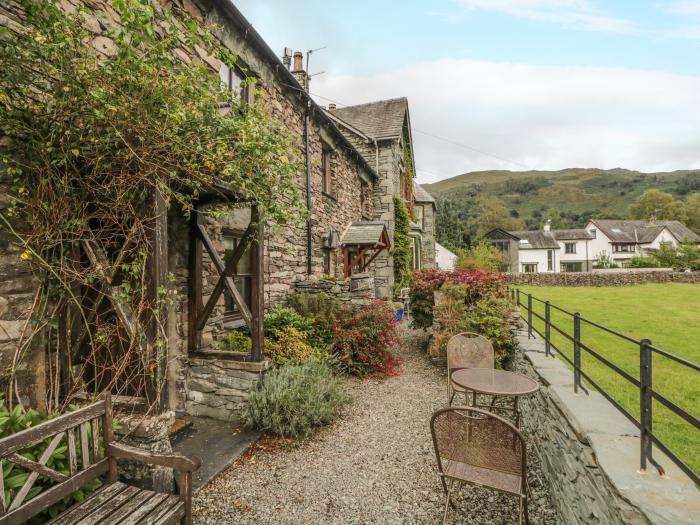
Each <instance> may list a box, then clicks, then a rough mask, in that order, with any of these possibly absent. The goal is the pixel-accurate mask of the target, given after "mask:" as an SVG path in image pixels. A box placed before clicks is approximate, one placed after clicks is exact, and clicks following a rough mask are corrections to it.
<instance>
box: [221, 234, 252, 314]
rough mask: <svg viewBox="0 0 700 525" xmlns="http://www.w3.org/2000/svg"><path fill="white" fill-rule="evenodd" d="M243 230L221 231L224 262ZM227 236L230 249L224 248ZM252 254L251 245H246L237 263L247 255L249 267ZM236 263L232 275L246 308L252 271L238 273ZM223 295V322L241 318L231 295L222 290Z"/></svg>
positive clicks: (250, 299) (249, 297)
mask: <svg viewBox="0 0 700 525" xmlns="http://www.w3.org/2000/svg"><path fill="white" fill-rule="evenodd" d="M244 233H245V232H243V231H240V230H229V229H226V230H224V231H222V233H221V242H222V244H223V245H224V256H223V260H224V264H226V263H227V262H228V258H229V257H230V256H231V253H232V252H233V251H234V250H235V249H236V246H238V243H239V242H240V241H241V238H242V237H243V234H244ZM227 238H232V239H233V241H234V242H233V247H232V248H231V249H230V250H227V249H226V247H225V246H226V239H227ZM252 255H253V251H252V250H251V247H250V246H248V248H247V249H246V251H245V252H244V253H243V255H242V256H241V259H240V260H239V261H238V264H241V263H242V262H243V259H244V258H245V257H246V256H247V258H248V262H247V264H248V267H249V268H251V264H252ZM238 264H237V265H236V268H235V272H236V276H235V277H233V281H234V284H235V285H236V288H238V291H239V292H240V293H241V295H242V296H243V299H244V300H245V302H246V304H247V305H248V308H250V307H251V301H252V290H253V287H252V278H253V274H252V273H240V274H239V273H238ZM241 283H242V286H239V284H241ZM223 297H224V322H230V321H237V320H239V319H242V318H243V317H242V315H241V313H240V311H239V310H238V308H237V307H236V302H235V301H234V300H233V297H231V295H230V294H229V292H228V290H224V292H223Z"/></svg>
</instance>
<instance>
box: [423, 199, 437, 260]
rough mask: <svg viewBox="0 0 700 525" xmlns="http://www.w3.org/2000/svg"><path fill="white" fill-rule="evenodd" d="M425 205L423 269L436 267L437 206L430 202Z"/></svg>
mask: <svg viewBox="0 0 700 525" xmlns="http://www.w3.org/2000/svg"><path fill="white" fill-rule="evenodd" d="M422 206H423V229H422V231H421V249H422V253H421V259H422V260H421V262H422V267H423V269H426V270H429V269H432V268H435V226H436V224H435V219H436V213H435V206H434V205H432V204H429V203H424V204H422Z"/></svg>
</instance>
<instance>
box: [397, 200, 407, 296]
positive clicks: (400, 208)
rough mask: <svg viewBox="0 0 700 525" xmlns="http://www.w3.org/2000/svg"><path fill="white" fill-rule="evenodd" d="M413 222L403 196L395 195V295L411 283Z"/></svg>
mask: <svg viewBox="0 0 700 525" xmlns="http://www.w3.org/2000/svg"><path fill="white" fill-rule="evenodd" d="M410 234H411V224H410V219H409V215H408V210H407V209H406V205H405V204H404V200H403V199H402V198H398V197H394V253H393V257H394V295H395V296H398V294H399V292H400V291H401V288H405V287H407V286H408V284H409V280H410V277H411V237H410Z"/></svg>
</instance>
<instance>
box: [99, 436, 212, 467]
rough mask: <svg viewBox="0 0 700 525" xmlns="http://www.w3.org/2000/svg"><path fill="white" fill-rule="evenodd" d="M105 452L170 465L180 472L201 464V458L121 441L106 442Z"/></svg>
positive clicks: (115, 455) (154, 463)
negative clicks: (144, 447) (149, 449)
mask: <svg viewBox="0 0 700 525" xmlns="http://www.w3.org/2000/svg"><path fill="white" fill-rule="evenodd" d="M105 453H106V455H107V456H112V457H115V458H119V459H130V460H133V461H140V462H142V463H148V464H150V465H160V466H162V467H170V468H174V469H175V470H178V471H180V472H194V471H195V470H197V469H198V468H199V467H200V465H201V464H202V462H201V460H200V459H199V458H197V457H194V456H192V457H188V456H183V455H182V454H161V453H158V452H151V451H148V450H142V449H140V448H136V447H132V446H129V445H124V444H122V443H110V444H108V445H107V450H106V451H105Z"/></svg>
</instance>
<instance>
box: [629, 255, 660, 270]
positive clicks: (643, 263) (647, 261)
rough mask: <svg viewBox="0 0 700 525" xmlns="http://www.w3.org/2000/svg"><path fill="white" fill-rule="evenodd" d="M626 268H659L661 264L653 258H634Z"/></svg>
mask: <svg viewBox="0 0 700 525" xmlns="http://www.w3.org/2000/svg"><path fill="white" fill-rule="evenodd" d="M625 267H626V268H658V267H659V262H658V261H657V260H656V259H654V258H653V257H632V258H631V259H630V260H629V261H628V262H627V264H626V265H625Z"/></svg>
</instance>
